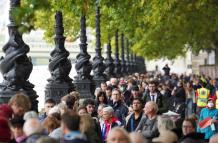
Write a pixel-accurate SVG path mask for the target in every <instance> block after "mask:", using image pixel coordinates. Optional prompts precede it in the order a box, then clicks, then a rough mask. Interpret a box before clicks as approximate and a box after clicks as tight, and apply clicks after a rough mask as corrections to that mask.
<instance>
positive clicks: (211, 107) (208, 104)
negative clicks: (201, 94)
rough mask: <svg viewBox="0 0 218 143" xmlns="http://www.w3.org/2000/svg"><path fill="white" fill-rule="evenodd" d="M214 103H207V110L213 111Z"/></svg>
mask: <svg viewBox="0 0 218 143" xmlns="http://www.w3.org/2000/svg"><path fill="white" fill-rule="evenodd" d="M214 106H215V105H214V103H213V102H212V101H208V103H207V107H208V109H214Z"/></svg>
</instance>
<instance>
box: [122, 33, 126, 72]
mask: <svg viewBox="0 0 218 143" xmlns="http://www.w3.org/2000/svg"><path fill="white" fill-rule="evenodd" d="M121 74H122V75H123V76H124V75H125V74H126V61H125V51H124V34H123V33H122V34H121Z"/></svg>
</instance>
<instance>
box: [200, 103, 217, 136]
mask: <svg viewBox="0 0 218 143" xmlns="http://www.w3.org/2000/svg"><path fill="white" fill-rule="evenodd" d="M207 117H211V118H212V119H213V120H212V121H211V125H210V126H208V127H206V128H204V129H201V128H200V127H199V126H198V129H197V132H200V133H204V134H205V139H209V138H210V137H211V136H213V135H214V134H216V133H218V110H217V109H216V108H215V104H214V101H213V100H212V99H209V100H208V104H207V107H205V108H203V109H202V110H201V112H200V117H199V122H200V121H202V120H204V119H206V118H207Z"/></svg>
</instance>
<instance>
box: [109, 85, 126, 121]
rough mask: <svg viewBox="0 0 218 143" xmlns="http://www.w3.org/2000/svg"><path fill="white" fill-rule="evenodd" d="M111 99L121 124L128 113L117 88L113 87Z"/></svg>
mask: <svg viewBox="0 0 218 143" xmlns="http://www.w3.org/2000/svg"><path fill="white" fill-rule="evenodd" d="M112 101H113V106H112V107H113V109H114V114H115V116H116V117H117V118H118V119H119V121H120V122H121V123H122V125H124V124H125V118H126V116H127V114H128V108H127V107H126V106H125V105H124V104H123V103H122V98H121V92H120V90H119V89H116V88H115V89H113V91H112Z"/></svg>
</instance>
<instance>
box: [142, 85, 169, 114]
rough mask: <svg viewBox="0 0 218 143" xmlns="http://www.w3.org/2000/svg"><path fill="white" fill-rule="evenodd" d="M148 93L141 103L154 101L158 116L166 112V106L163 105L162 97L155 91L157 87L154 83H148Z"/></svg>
mask: <svg viewBox="0 0 218 143" xmlns="http://www.w3.org/2000/svg"><path fill="white" fill-rule="evenodd" d="M148 88H149V91H148V92H146V94H144V95H143V97H142V98H143V101H144V102H145V103H147V102H148V101H154V102H155V103H156V104H157V106H158V109H159V111H158V114H161V113H164V112H167V106H166V104H164V97H163V95H162V94H161V93H160V92H159V91H158V90H157V85H156V82H155V81H150V82H149V84H148Z"/></svg>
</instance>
